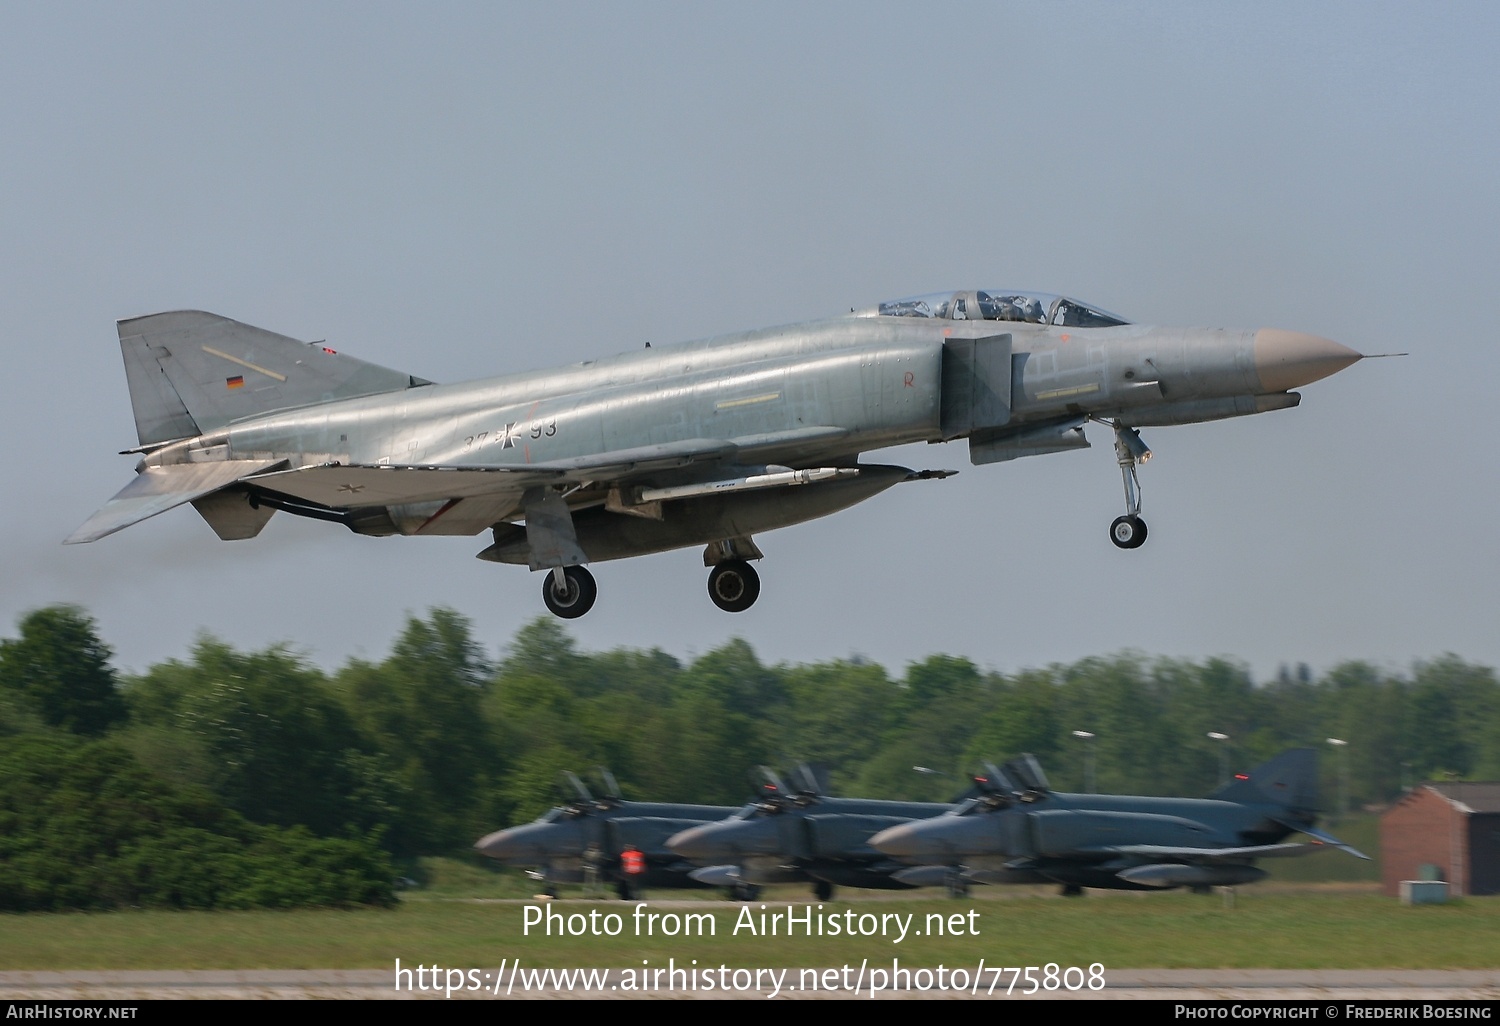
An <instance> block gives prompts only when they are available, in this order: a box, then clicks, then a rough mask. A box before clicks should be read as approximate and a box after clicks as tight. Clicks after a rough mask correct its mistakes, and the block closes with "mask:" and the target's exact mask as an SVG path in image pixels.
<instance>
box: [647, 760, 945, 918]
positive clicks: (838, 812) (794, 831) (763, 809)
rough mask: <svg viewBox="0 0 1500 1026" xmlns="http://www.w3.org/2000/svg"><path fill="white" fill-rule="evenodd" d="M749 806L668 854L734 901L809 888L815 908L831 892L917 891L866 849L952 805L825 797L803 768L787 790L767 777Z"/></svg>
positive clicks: (894, 866)
mask: <svg viewBox="0 0 1500 1026" xmlns="http://www.w3.org/2000/svg"><path fill="white" fill-rule="evenodd" d="M761 773H762V775H763V777H764V782H763V783H762V784H761V786H760V789H759V791H760V793H759V794H758V795H757V797H756V799H755V800H754V801H752V802H750V803H749V804H748V805H746V806H745V807H744V808H743V809H740V810H739V811H738V812H736V813H735V814H734V815H733V816H731V817H730V818H728V819H725V820H723V821H721V822H717V823H705V824H703V825H701V826H695V827H692V828H690V829H687V830H684V831H683V832H682V833H680V834H678V835H676V836H675V837H672V838H669V839H668V840H667V847H668V848H670V849H672V851H674V852H676V853H677V854H678V855H681V856H682V857H683V858H685V859H687V860H688V861H689V862H692V863H695V864H696V865H698V866H701V867H703V868H701V869H697V870H694V871H693V872H692V874H691V875H692V877H693V878H694V879H695V880H699V881H702V882H704V883H709V884H713V885H715V886H720V887H728V888H730V889H731V890H732V892H733V893H734V894H735V896H737V897H740V898H746V899H748V898H753V897H755V895H756V893H757V891H758V890H759V888H760V886H761V885H763V884H771V883H796V882H800V881H808V882H811V883H812V885H813V894H814V895H815V896H816V897H817V898H818V899H819V900H821V901H826V900H828V899H829V898H831V897H833V889H834V887H835V886H841V887H868V888H874V889H880V890H904V889H908V888H911V887H917V886H921V884H917V883H909V882H907V881H904V880H899V879H896V878H895V877H894V876H893V875H892V874H894V873H895V872H897V871H898V870H900V869H902V868H903V866H902V864H901V863H899V862H896V861H894V860H892V859H890V858H888V857H886V856H885V855H882V854H881V853H880V852H878V851H876V850H875V849H874V848H872V847H870V844H869V840H870V837H871V835H873V834H877V833H879V832H880V831H882V830H886V829H887V828H890V827H894V826H896V825H898V824H902V823H909V822H911V821H912V820H914V819H923V818H926V817H929V816H939V815H942V814H943V813H944V812H947V811H948V810H949V809H950V808H952V806H951V805H947V804H942V803H937V802H897V801H879V800H872V799H865V798H832V797H829V796H828V795H827V794H826V791H827V787H826V785H824V784H823V782H822V781H821V780H819V779H818V777H817V775H816V774H815V773H814V772H813V771H812V770H811V769H810V768H808V767H806V766H803V767H799V768H798V771H797V774H796V781H797V787H796V788H795V789H789V788H788V787H787V786H786V785H785V784H784V783H782V781H781V779H780V778H779V777H777V776H776V775H775V774H774V773H772V772H771V771H770V770H767V769H762V770H761Z"/></svg>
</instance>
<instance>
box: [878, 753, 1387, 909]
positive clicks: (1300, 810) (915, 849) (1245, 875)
mask: <svg viewBox="0 0 1500 1026" xmlns="http://www.w3.org/2000/svg"><path fill="white" fill-rule="evenodd" d="M986 770H987V771H986V774H985V775H984V776H983V777H979V778H976V784H978V786H979V787H980V790H981V792H982V793H980V794H979V795H978V796H976V797H974V798H971V799H969V800H968V801H966V802H963V803H961V804H960V805H958V806H957V807H956V808H954V809H952V810H951V811H950V812H947V813H945V814H944V815H942V816H938V817H936V818H934V819H927V820H923V821H920V822H914V823H906V824H901V825H898V826H893V827H891V828H890V829H888V830H884V831H882V832H881V833H879V834H876V835H875V836H874V837H872V838H870V845H871V847H873V848H875V849H877V850H879V851H880V852H882V853H884V854H885V855H888V856H890V857H891V858H893V859H896V860H898V861H901V862H905V863H908V864H910V865H911V866H913V867H914V868H909V869H905V870H901V871H898V872H896V873H895V878H896V879H897V880H901V881H905V882H908V883H913V884H938V883H947V884H948V885H949V887H950V890H951V889H953V888H954V886H955V881H956V882H957V883H958V884H959V885H960V886H961V885H962V884H965V883H986V884H989V883H1057V884H1061V885H1062V888H1063V893H1065V894H1078V893H1081V891H1082V889H1083V888H1085V887H1100V888H1110V889H1115V890H1150V889H1165V888H1173V887H1190V888H1193V889H1194V890H1207V889H1208V888H1211V887H1214V886H1231V885H1235V884H1243V883H1251V882H1253V881H1255V880H1259V879H1261V878H1262V877H1264V876H1265V875H1266V872H1265V870H1263V869H1260V868H1259V867H1257V866H1256V865H1254V863H1255V860H1257V859H1264V858H1287V857H1291V856H1298V855H1307V854H1310V853H1312V852H1315V851H1323V850H1327V849H1329V848H1340V849H1343V850H1344V851H1346V852H1349V853H1350V854H1352V855H1355V856H1357V857H1359V858H1367V856H1365V855H1363V854H1361V853H1360V852H1358V851H1355V850H1354V849H1353V848H1351V847H1349V846H1348V845H1346V844H1344V843H1343V842H1341V841H1339V840H1338V839H1337V838H1334V837H1330V836H1329V835H1328V834H1325V833H1323V832H1321V831H1320V830H1318V829H1317V826H1316V824H1317V811H1316V810H1317V805H1318V799H1317V785H1318V753H1317V752H1316V750H1314V749H1311V748H1298V749H1294V750H1292V751H1288V752H1283V753H1282V754H1281V755H1278V756H1277V757H1276V758H1274V759H1271V760H1270V761H1269V762H1266V763H1264V764H1262V765H1260V766H1257V767H1256V768H1255V769H1253V770H1250V771H1249V772H1248V773H1239V774H1236V775H1235V778H1234V779H1233V780H1231V781H1229V782H1228V783H1227V784H1225V785H1224V786H1223V787H1220V788H1219V789H1218V790H1217V791H1215V792H1214V793H1213V794H1212V795H1210V796H1209V797H1208V798H1146V797H1132V796H1129V795H1109V794H1064V793H1062V792H1058V791H1053V790H1052V789H1051V788H1050V787H1049V786H1048V784H1047V778H1046V776H1045V774H1043V773H1042V769H1041V767H1040V766H1039V765H1037V762H1036V760H1035V759H1034V758H1032V757H1031V756H1029V755H1025V756H1022V757H1021V758H1019V759H1015V760H1012V761H1011V762H1008V763H1006V764H1005V766H1004V767H1003V768H999V769H997V768H996V767H994V766H992V765H991V766H987V767H986ZM1298 833H1301V834H1304V835H1306V836H1307V837H1308V838H1310V839H1311V840H1310V841H1308V842H1305V843H1288V842H1286V838H1287V837H1289V836H1291V835H1293V834H1298Z"/></svg>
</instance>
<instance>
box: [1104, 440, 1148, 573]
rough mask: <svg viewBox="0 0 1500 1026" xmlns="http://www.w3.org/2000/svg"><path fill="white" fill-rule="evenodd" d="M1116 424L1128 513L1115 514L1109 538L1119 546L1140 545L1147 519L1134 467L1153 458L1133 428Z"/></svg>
mask: <svg viewBox="0 0 1500 1026" xmlns="http://www.w3.org/2000/svg"><path fill="white" fill-rule="evenodd" d="M1113 426H1114V429H1115V456H1116V458H1117V459H1118V460H1119V463H1120V477H1121V478H1123V479H1124V481H1125V515H1124V516H1123V517H1115V522H1114V523H1112V524H1110V525H1109V540H1110V541H1112V542H1114V543H1115V545H1116V546H1117V547H1118V548H1122V549H1138V548H1140V547H1141V546H1142V545H1144V544H1146V522H1145V521H1144V520H1142V519H1141V482H1140V479H1139V478H1137V477H1136V476H1135V468H1136V465H1137V464H1139V463H1145V462H1146V461H1147V460H1149V459H1150V458H1151V450H1150V449H1148V448H1146V443H1145V442H1143V441H1141V436H1140V432H1138V431H1136V430H1135V429H1134V428H1128V427H1126V426H1125V425H1124V424H1121V423H1120V422H1119V421H1116V422H1115V423H1114V425H1113Z"/></svg>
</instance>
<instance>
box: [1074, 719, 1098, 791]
mask: <svg viewBox="0 0 1500 1026" xmlns="http://www.w3.org/2000/svg"><path fill="white" fill-rule="evenodd" d="M1073 736H1074V737H1076V738H1079V739H1080V740H1082V741H1084V742H1085V743H1086V745H1087V747H1085V748H1084V750H1083V793H1084V794H1093V793H1094V732H1093V731H1091V730H1075V731H1073Z"/></svg>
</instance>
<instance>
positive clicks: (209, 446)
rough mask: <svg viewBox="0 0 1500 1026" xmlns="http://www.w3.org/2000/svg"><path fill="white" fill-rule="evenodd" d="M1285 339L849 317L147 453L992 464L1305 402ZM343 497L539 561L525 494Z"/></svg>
mask: <svg viewBox="0 0 1500 1026" xmlns="http://www.w3.org/2000/svg"><path fill="white" fill-rule="evenodd" d="M1289 334H1290V333H1285V332H1277V333H1268V332H1232V331H1218V330H1195V329H1175V328H1153V327H1147V326H1140V325H1121V326H1116V327H1108V328H1068V327H1054V326H1050V325H1033V324H1019V323H1016V324H1011V323H1003V324H1001V323H996V322H990V321H944V320H927V319H912V318H898V317H869V316H848V317H840V318H835V319H832V320H828V321H822V322H815V323H812V324H807V325H797V326H792V327H786V328H775V329H767V330H762V331H755V332H748V333H744V334H740V335H733V336H726V337H723V338H718V339H710V340H706V341H700V342H690V343H684V344H681V345H674V346H663V347H658V348H648V349H644V350H640V351H636V352H632V353H626V354H623V355H620V356H615V357H612V358H608V359H601V360H596V361H589V362H585V363H583V364H579V365H576V366H573V367H570V368H566V369H563V370H558V371H549V372H539V373H529V374H518V375H510V376H506V377H499V378H492V379H487V380H483V381H476V382H468V383H462V384H453V385H424V386H421V387H416V388H409V389H405V390H402V391H397V392H390V393H385V394H379V395H370V396H364V397H360V398H354V399H344V400H336V401H331V402H324V403H320V404H317V405H312V406H304V407H301V408H297V409H289V410H283V411H278V412H271V413H266V414H262V415H259V416H255V417H251V418H247V419H243V420H240V421H237V422H235V423H232V424H230V425H228V426H227V427H226V428H223V429H221V430H218V431H216V432H213V433H211V434H209V435H205V436H203V437H200V438H198V439H194V440H191V441H185V442H180V443H176V444H173V445H169V446H166V447H165V448H163V449H160V450H159V451H157V452H155V453H153V454H151V455H150V456H148V458H147V461H146V462H147V464H148V465H169V464H174V463H181V462H197V461H211V460H218V459H228V460H236V461H249V460H264V461H285V465H286V466H287V467H289V468H291V469H293V470H295V469H296V468H298V467H307V466H313V465H318V464H327V463H339V464H345V465H370V466H390V467H411V466H440V467H453V468H465V467H525V466H528V465H534V464H554V463H557V462H558V461H566V460H570V459H582V458H587V457H589V456H593V455H597V454H599V453H610V452H615V451H630V450H637V449H640V448H642V447H650V446H670V445H673V444H685V443H694V442H701V441H702V440H722V441H725V442H730V441H732V442H733V443H735V446H736V447H737V448H736V451H739V452H743V453H748V454H750V456H749V457H746V458H748V459H753V462H750V463H747V464H746V465H745V466H743V467H738V466H736V465H735V464H733V463H731V464H730V465H729V466H728V467H727V468H726V465H725V464H723V463H720V464H717V465H712V466H704V465H702V464H697V465H693V466H690V467H684V468H681V469H664V470H660V471H656V472H654V473H651V474H648V475H645V476H643V477H639V478H637V479H636V481H635V484H636V485H637V487H639V486H641V485H662V486H670V485H674V484H681V483H682V482H685V481H686V482H691V481H693V480H707V479H710V478H722V477H724V476H725V475H726V474H730V475H732V474H734V473H736V472H740V471H743V472H744V473H754V472H757V471H763V470H764V469H765V468H766V467H768V466H772V467H783V468H794V469H795V468H809V467H836V466H854V465H855V463H856V460H857V458H858V456H859V454H860V453H864V452H868V451H871V450H877V449H881V448H885V447H888V446H893V445H900V444H904V443H909V442H918V441H925V442H938V441H945V440H952V439H956V438H964V437H967V438H969V439H970V450H971V458H972V459H973V461H974V462H976V463H985V462H994V461H996V460H1003V459H1011V458H1015V457H1017V456H1021V455H1030V454H1033V453H1037V452H1048V451H1056V450H1057V449H1060V448H1076V447H1082V446H1084V445H1086V444H1087V443H1086V442H1085V441H1083V438H1082V432H1081V430H1080V428H1081V425H1082V424H1083V423H1084V421H1085V419H1086V418H1088V417H1107V418H1117V419H1119V420H1120V421H1122V422H1124V423H1128V424H1131V425H1135V426H1145V425H1153V424H1173V423H1189V422H1193V421H1200V420H1214V419H1220V418H1223V417H1230V416H1239V415H1244V414H1249V413H1256V412H1263V411H1265V410H1271V409H1278V408H1284V407H1288V406H1294V405H1296V403H1297V401H1298V397H1297V395H1296V393H1290V392H1287V391H1285V389H1286V388H1287V387H1289V385H1291V384H1296V383H1299V378H1298V375H1297V374H1296V373H1290V374H1289V373H1288V372H1287V371H1286V369H1285V368H1286V366H1287V361H1286V360H1285V359H1278V358H1277V352H1279V351H1275V350H1274V347H1272V346H1271V345H1270V344H1269V343H1268V342H1267V338H1266V336H1268V335H1278V336H1288V335H1289ZM1291 337H1293V338H1310V336H1291ZM1325 373H1328V372H1326V371H1325ZM1318 376H1321V374H1320V375H1318ZM883 469H884V468H870V470H869V471H866V472H863V473H862V474H861V475H860V476H856V477H852V478H850V479H848V480H840V481H831V482H827V483H821V484H816V485H812V486H803V487H782V488H772V489H765V490H762V491H757V492H749V493H745V494H736V495H732V496H731V495H719V496H708V497H698V498H685V499H678V500H675V501H669V502H666V503H664V504H663V506H664V507H665V509H664V510H662V511H661V515H660V516H657V517H655V518H641V519H632V518H628V517H622V515H621V513H620V512H619V509H618V508H617V507H610V508H609V511H608V512H606V507H608V506H609V504H608V502H607V499H608V488H607V486H606V484H604V483H600V484H598V486H597V487H589V484H590V483H589V482H585V483H584V484H583V486H581V487H577V488H575V489H574V490H573V491H572V492H571V493H570V496H569V499H568V503H569V506H570V507H571V508H572V509H573V510H574V511H575V513H578V512H581V511H584V510H589V509H596V510H597V512H595V513H593V514H592V516H593V518H594V520H595V521H596V523H593V524H590V523H588V522H586V519H587V518H584V519H585V522H583V523H581V524H580V525H579V528H580V529H579V539H580V541H581V543H582V545H583V548H584V550H585V552H586V554H587V555H588V557H589V558H590V560H597V559H612V558H619V557H622V556H629V555H634V554H638V553H641V552H649V551H660V550H662V549H667V548H674V547H677V546H681V545H689V544H698V543H701V542H704V541H708V540H713V539H716V538H725V537H735V536H742V535H747V534H748V533H749V532H751V531H760V530H769V529H772V528H775V527H781V526H785V525H787V524H790V523H797V522H800V521H803V520H808V519H813V518H815V517H819V516H823V515H826V514H827V513H830V512H833V511H835V510H837V509H842V508H844V507H846V506H848V505H852V504H853V503H856V502H859V501H862V500H863V499H865V498H868V497H870V496H871V495H873V494H876V493H878V492H879V491H882V490H884V488H886V487H889V486H890V485H892V484H894V483H896V481H898V480H902V479H903V476H904V475H901V474H897V473H893V472H883ZM256 488H258V490H259V491H260V492H261V493H263V494H265V495H267V496H268V501H272V502H273V504H274V488H275V483H274V481H272V480H270V479H258V484H257V486H256ZM252 490H254V489H252ZM347 499H348V501H347V504H346V505H344V506H341V507H336V508H340V509H345V510H351V511H355V515H354V516H353V517H352V518H350V519H348V520H346V522H347V523H349V525H350V526H351V527H353V528H354V529H355V530H356V531H360V532H362V533H374V534H389V533H397V532H399V533H406V534H444V533H446V534H473V533H477V532H478V531H481V530H483V529H485V528H486V527H491V526H496V527H497V530H496V537H495V541H496V545H495V546H492V548H491V549H490V550H487V551H486V554H485V558H491V559H498V560H501V561H505V562H521V563H524V562H527V547H526V544H525V539H524V535H517V534H516V533H515V531H511V532H509V533H507V532H506V531H505V529H504V528H505V525H506V524H508V523H512V522H515V521H518V520H520V519H523V517H524V512H523V510H524V507H523V501H522V494H521V491H520V490H519V489H516V490H512V491H510V492H505V491H503V490H500V491H497V492H495V493H494V494H491V495H489V496H487V497H486V499H485V501H482V502H480V501H475V500H473V499H470V500H466V502H465V504H464V505H463V506H461V507H460V508H459V509H458V510H456V511H454V512H452V513H449V514H448V515H445V516H438V515H437V514H438V513H440V512H444V511H446V510H447V508H448V507H449V506H451V505H452V503H451V502H449V501H446V500H441V499H436V498H434V499H431V500H427V501H419V502H411V503H395V504H389V505H381V504H379V503H372V502H370V501H367V500H365V499H362V498H361V496H360V495H358V494H357V493H356V492H355V491H354V490H351V492H350V494H349V495H348V497H347ZM279 508H285V507H279ZM294 511H299V510H294ZM359 511H363V514H361V513H360V512H359ZM517 530H519V529H517Z"/></svg>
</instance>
